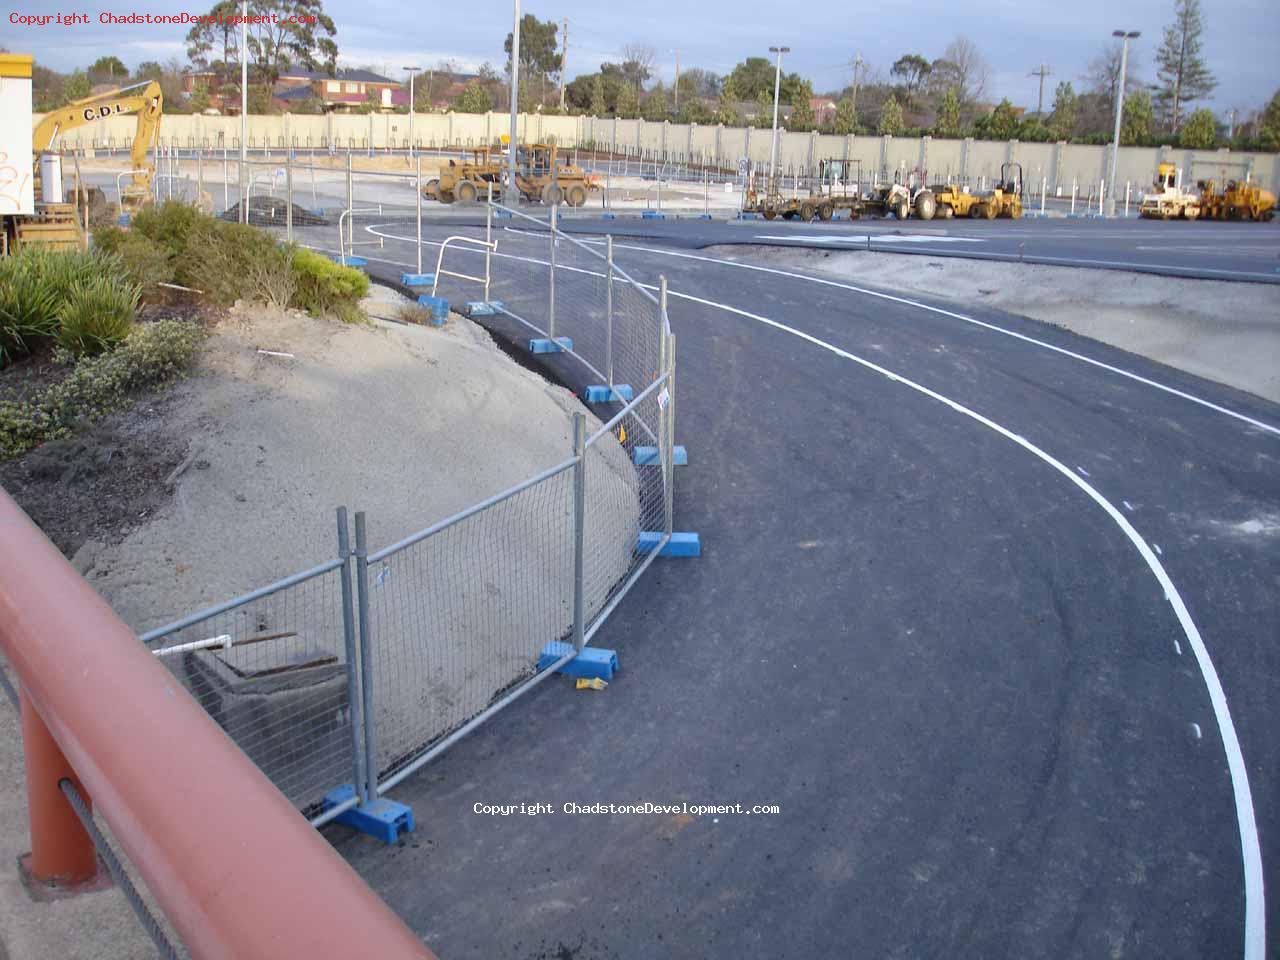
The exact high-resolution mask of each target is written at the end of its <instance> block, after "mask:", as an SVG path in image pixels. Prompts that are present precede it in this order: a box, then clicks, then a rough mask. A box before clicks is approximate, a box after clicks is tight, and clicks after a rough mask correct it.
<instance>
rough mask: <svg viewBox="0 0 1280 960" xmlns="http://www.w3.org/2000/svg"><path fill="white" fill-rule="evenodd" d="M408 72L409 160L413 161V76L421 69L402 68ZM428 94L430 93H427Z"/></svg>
mask: <svg viewBox="0 0 1280 960" xmlns="http://www.w3.org/2000/svg"><path fill="white" fill-rule="evenodd" d="M401 69H402V70H408V71H409V159H410V160H412V159H413V75H414V74H415V73H418V72H419V71H421V70H422V68H421V67H402V68H401ZM428 92H430V91H428Z"/></svg>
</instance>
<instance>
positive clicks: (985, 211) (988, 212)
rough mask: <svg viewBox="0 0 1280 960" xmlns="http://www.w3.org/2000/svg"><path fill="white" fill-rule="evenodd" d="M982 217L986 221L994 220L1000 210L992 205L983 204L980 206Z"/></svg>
mask: <svg viewBox="0 0 1280 960" xmlns="http://www.w3.org/2000/svg"><path fill="white" fill-rule="evenodd" d="M982 215H983V216H984V217H986V218H987V219H988V220H994V219H995V218H996V217H998V216H1000V208H999V207H997V206H996V205H995V204H994V203H984V204H983V205H982Z"/></svg>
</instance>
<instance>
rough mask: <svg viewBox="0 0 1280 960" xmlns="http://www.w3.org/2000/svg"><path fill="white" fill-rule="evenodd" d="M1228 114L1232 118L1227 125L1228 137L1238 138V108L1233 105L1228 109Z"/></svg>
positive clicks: (1230, 138)
mask: <svg viewBox="0 0 1280 960" xmlns="http://www.w3.org/2000/svg"><path fill="white" fill-rule="evenodd" d="M1227 116H1229V117H1230V118H1231V123H1230V124H1229V125H1228V127H1227V139H1228V140H1234V139H1235V138H1236V108H1235V107H1232V108H1231V109H1230V110H1228V111H1227Z"/></svg>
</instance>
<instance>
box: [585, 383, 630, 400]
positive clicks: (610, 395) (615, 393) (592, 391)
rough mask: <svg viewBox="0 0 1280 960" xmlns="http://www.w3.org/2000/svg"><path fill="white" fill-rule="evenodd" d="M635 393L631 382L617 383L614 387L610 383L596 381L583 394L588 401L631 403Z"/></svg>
mask: <svg viewBox="0 0 1280 960" xmlns="http://www.w3.org/2000/svg"><path fill="white" fill-rule="evenodd" d="M635 395H636V394H635V391H634V390H632V389H631V384H629V383H616V384H614V385H613V387H612V388H610V387H609V386H608V384H603V383H596V384H592V385H591V386H589V387H587V389H586V392H585V393H584V394H583V396H584V397H585V398H586V401H587V403H630V402H631V398H632V397H634V396H635Z"/></svg>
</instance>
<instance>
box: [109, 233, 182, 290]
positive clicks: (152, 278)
mask: <svg viewBox="0 0 1280 960" xmlns="http://www.w3.org/2000/svg"><path fill="white" fill-rule="evenodd" d="M115 249H116V255H117V256H118V257H119V258H120V263H121V265H122V267H123V268H124V272H125V275H126V276H127V277H128V278H129V279H130V280H132V281H133V282H134V283H136V284H137V285H138V286H139V287H140V288H141V290H142V296H143V298H144V299H146V300H149V301H152V302H154V301H156V300H163V299H164V298H165V291H164V288H163V287H161V286H160V284H162V283H173V277H174V268H173V258H172V257H171V256H170V255H169V253H168V252H167V251H166V249H165V248H164V247H163V246H161V245H160V244H158V243H156V242H155V241H154V240H149V239H147V238H146V237H144V236H142V235H141V234H136V233H135V234H129V235H128V236H126V237H125V238H124V239H123V240H121V241H120V243H119V244H118V245H117V246H116V248H115Z"/></svg>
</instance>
